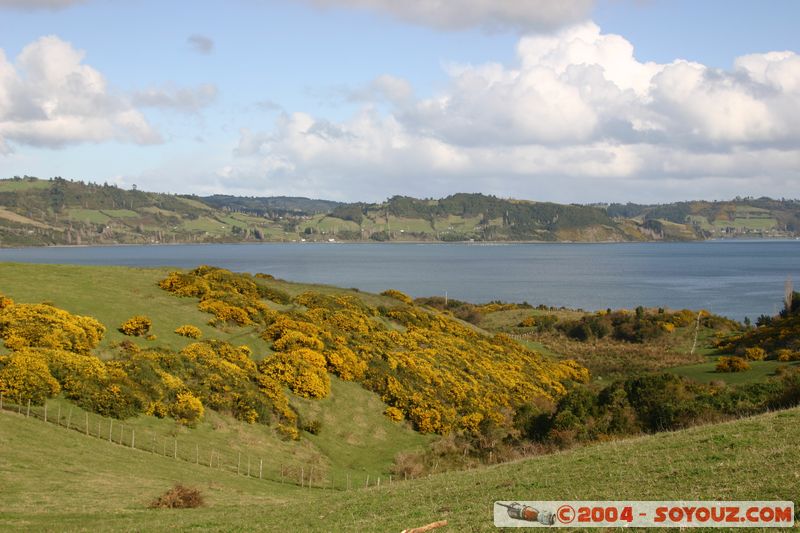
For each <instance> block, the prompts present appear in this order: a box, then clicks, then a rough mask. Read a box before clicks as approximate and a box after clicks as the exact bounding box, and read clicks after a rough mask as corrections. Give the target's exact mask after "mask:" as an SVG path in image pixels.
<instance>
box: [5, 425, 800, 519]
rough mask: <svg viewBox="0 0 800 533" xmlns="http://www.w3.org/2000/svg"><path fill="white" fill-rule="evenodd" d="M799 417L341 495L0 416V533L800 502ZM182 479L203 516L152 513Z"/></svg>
mask: <svg viewBox="0 0 800 533" xmlns="http://www.w3.org/2000/svg"><path fill="white" fill-rule="evenodd" d="M798 439H800V409H791V410H787V411H782V412H775V413H770V414H766V415H761V416H757V417H753V418H747V419H741V420H737V421H734V422H728V423H723V424H717V425H710V426H703V427H696V428H692V429H688V430H684V431H677V432H672V433H664V434H659V435H654V436H647V437H639V438H633V439H628V440H621V441H612V442H607V443H603V444H598V445H593V446H587V447H584V448H577V449H573V450H570V451H565V452H562V453H557V454H552V455H546V456H539V457H533V458H530V459H526V460H522V461H517V462H513V463H508V464H503V465H497V466H491V467H482V468H479V469H475V470H470V471H460V472H449V473H443V474H438V475H433V476H431V477H430V478H426V479H419V480H413V481H405V482H395V483H393V484H391V485H386V484H383V485H382V486H381V487H374V486H372V487H370V488H368V489H364V488H358V489H352V490H350V491H335V490H328V489H313V488H312V489H308V488H300V487H297V486H293V485H288V484H280V483H275V482H271V481H260V480H258V479H252V478H246V477H243V476H237V475H236V474H235V473H232V472H223V473H220V472H218V471H216V470H213V469H209V468H207V467H205V466H197V465H192V464H187V463H185V462H181V461H174V460H171V459H169V458H165V457H159V456H157V455H153V454H151V453H148V452H142V451H134V450H130V449H129V448H125V447H122V446H119V445H116V444H109V443H108V442H107V441H103V440H99V439H96V438H92V437H86V436H84V435H81V434H79V433H77V432H72V431H67V430H65V429H63V428H59V427H56V426H54V425H52V424H45V423H43V422H41V421H39V420H34V419H25V418H24V417H23V416H20V415H17V414H16V413H9V412H0V450H2V454H0V486H2V487H3V496H2V500H3V506H2V510H0V528H1V529H8V530H31V531H33V530H36V531H74V530H86V531H88V530H91V531H112V530H153V531H166V530H190V529H195V530H203V531H400V530H402V529H403V528H407V527H414V526H420V525H423V524H427V523H430V522H433V521H435V520H443V519H444V520H448V522H449V525H448V527H447V528H444V529H442V531H495V530H496V529H495V528H494V526H493V525H492V502H493V501H495V500H511V499H516V500H526V499H529V500H544V499H589V500H591V499H598V500H611V499H630V500H639V499H641V500H664V499H691V500H700V499H718V500H737V499H738V500H745V499H760V500H792V501H794V502H796V503H795V505H797V502H798V501H800V454H798V453H797V441H798ZM176 482H180V483H184V484H187V485H189V486H192V487H195V488H198V489H199V490H200V491H201V492H202V493H203V495H204V496H205V497H206V501H207V503H206V505H205V506H204V507H201V508H197V509H183V510H152V509H147V505H148V503H149V502H150V501H151V500H152V499H153V498H155V497H156V496H159V495H160V494H161V493H163V492H164V491H166V490H167V489H168V488H169V487H171V486H172V484H173V483H176Z"/></svg>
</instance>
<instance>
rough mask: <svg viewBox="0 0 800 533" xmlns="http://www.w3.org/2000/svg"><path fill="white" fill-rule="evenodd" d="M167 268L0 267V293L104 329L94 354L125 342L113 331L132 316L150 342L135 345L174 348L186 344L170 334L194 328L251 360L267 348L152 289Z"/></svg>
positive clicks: (248, 332) (249, 332)
mask: <svg viewBox="0 0 800 533" xmlns="http://www.w3.org/2000/svg"><path fill="white" fill-rule="evenodd" d="M170 270H171V269H168V268H147V269H140V268H129V267H95V266H74V265H34V264H24V265H23V264H13V263H0V294H5V295H7V296H10V297H11V298H13V299H14V300H16V301H19V302H22V303H39V302H50V303H52V304H54V305H55V306H57V307H61V308H63V309H66V310H67V311H69V312H71V313H76V314H79V315H89V316H93V317H95V318H97V319H98V320H100V322H102V323H103V325H105V326H106V335H105V337H104V339H103V342H102V344H101V345H100V353H101V354H102V352H103V351H104V350H107V349H108V347H109V346H110V345H111V344H114V343H117V342H120V341H122V340H124V339H128V340H131V337H126V336H124V335H123V334H122V333H120V332H119V331H117V328H118V327H119V326H120V324H122V323H123V322H124V321H125V320H127V319H128V318H130V317H131V316H133V315H137V314H143V315H147V316H149V317H150V318H151V319H152V320H153V328H152V332H153V334H154V335H156V340H155V341H146V340H144V339H141V338H134V339H133V341H134V342H136V343H138V344H140V345H143V346H144V345H153V346H165V347H168V348H171V349H180V348H182V347H183V346H185V345H187V344H188V343H190V342H192V341H191V340H190V339H187V338H185V337H181V336H179V335H176V334H175V333H174V331H175V328H177V327H178V326H181V325H184V324H191V325H194V326H197V327H198V328H200V329H201V330H202V331H203V336H204V338H211V339H222V340H228V341H230V342H232V343H235V344H246V345H248V346H250V348H252V349H253V353H254V355H255V356H257V357H263V355H264V354H266V353H267V352H268V348H267V344H266V343H265V342H264V341H263V340H261V339H260V338H258V335H257V334H256V333H255V331H254V330H253V329H251V328H248V327H243V328H233V327H231V328H228V329H226V330H219V329H217V328H213V327H211V326H208V325H207V322H208V321H209V319H210V318H211V316H210V315H208V314H207V313H203V312H201V311H199V310H198V309H197V301H196V300H194V299H190V298H176V297H175V296H173V295H171V294H170V293H168V292H166V291H164V290H162V289H161V288H159V287H158V285H157V283H158V281H159V280H161V279H163V278H164V277H165V276H166V275H167V273H168V272H169V271H170Z"/></svg>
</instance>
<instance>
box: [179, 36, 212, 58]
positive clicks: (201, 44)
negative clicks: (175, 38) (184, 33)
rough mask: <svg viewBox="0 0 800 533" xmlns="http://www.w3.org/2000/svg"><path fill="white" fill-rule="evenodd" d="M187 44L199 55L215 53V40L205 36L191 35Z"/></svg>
mask: <svg viewBox="0 0 800 533" xmlns="http://www.w3.org/2000/svg"><path fill="white" fill-rule="evenodd" d="M186 42H187V43H188V44H189V46H191V47H192V50H194V51H195V52H197V53H198V54H204V55H208V54H210V53H211V52H213V51H214V40H213V39H211V37H207V36H205V35H198V34H195V35H190V36H189V38H188V39H186Z"/></svg>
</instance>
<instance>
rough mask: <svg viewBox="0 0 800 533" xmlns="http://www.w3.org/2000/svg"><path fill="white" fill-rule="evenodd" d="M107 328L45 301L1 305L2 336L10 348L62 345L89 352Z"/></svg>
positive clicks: (0, 325)
mask: <svg viewBox="0 0 800 533" xmlns="http://www.w3.org/2000/svg"><path fill="white" fill-rule="evenodd" d="M105 331H106V328H105V327H104V326H103V325H102V324H101V323H100V322H98V321H97V320H95V319H94V318H91V317H87V316H79V315H73V314H71V313H68V312H67V311H64V310H63V309H58V308H57V307H53V306H51V305H46V304H10V305H5V306H4V307H2V308H0V338H2V339H3V340H4V341H5V343H4V344H5V345H6V347H7V348H8V349H10V350H20V349H22V348H26V347H40V348H60V349H64V350H70V351H73V352H79V353H88V352H89V351H91V350H92V349H93V348H95V347H96V346H97V345H98V344H99V343H100V340H101V339H102V338H103V334H104V333H105Z"/></svg>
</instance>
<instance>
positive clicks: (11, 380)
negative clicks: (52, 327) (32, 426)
mask: <svg viewBox="0 0 800 533" xmlns="http://www.w3.org/2000/svg"><path fill="white" fill-rule="evenodd" d="M60 390H61V387H60V386H59V384H58V381H56V379H55V378H54V377H53V376H52V375H51V374H50V369H49V368H48V367H47V363H46V362H45V360H44V358H43V357H41V355H39V354H38V353H37V352H35V351H32V350H25V351H20V352H13V353H12V354H11V355H7V356H4V357H0V392H2V393H3V396H5V397H6V398H8V399H13V400H14V401H15V402H17V403H23V402H26V401H28V400H30V401H31V403H34V404H37V405H38V404H41V403H43V402H44V400H46V399H47V398H52V397H53V396H55V395H56V394H58V393H59V391H60Z"/></svg>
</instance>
